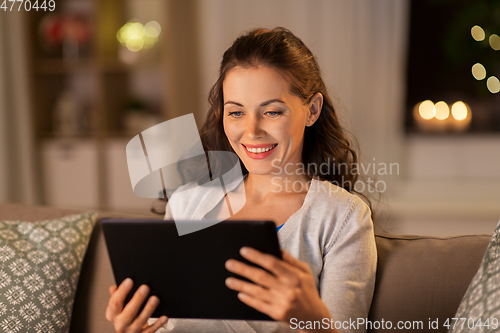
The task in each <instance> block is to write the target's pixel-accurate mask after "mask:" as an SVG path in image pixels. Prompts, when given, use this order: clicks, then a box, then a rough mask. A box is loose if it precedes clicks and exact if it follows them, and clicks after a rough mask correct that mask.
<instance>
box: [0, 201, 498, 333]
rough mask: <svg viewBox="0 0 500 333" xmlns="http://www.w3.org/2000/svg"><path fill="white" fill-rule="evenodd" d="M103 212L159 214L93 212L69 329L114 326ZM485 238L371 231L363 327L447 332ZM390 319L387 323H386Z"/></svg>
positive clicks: (17, 212) (13, 211)
mask: <svg viewBox="0 0 500 333" xmlns="http://www.w3.org/2000/svg"><path fill="white" fill-rule="evenodd" d="M73 213H77V211H73V210H66V209H58V208H49V207H41V206H26V205H19V204H10V203H3V204H0V220H22V221H40V220H45V219H52V218H59V217H62V216H66V215H69V214H73ZM105 217H116V218H119V217H143V218H144V217H147V218H161V216H159V215H154V214H151V215H133V214H120V213H109V212H99V213H98V221H97V224H96V226H95V228H94V230H93V233H92V236H91V238H90V242H89V246H88V249H87V252H86V254H85V257H84V259H83V264H82V270H81V275H80V279H79V281H78V287H77V290H76V296H75V302H74V306H73V314H72V318H71V328H70V332H71V333H84V332H85V333H106V332H114V330H113V327H112V325H111V324H110V323H108V322H107V321H106V319H105V318H104V312H105V309H106V306H107V301H108V299H109V294H108V288H109V286H110V285H112V284H114V279H113V274H112V271H111V266H110V263H109V259H108V255H107V250H106V246H105V243H104V238H103V234H102V232H101V228H100V227H99V220H100V219H102V218H105ZM490 238H491V236H489V235H467V236H454V237H446V238H438V237H423V236H390V235H376V243H377V249H378V268H377V279H376V287H375V294H374V298H373V302H372V307H371V310H370V313H369V316H368V318H363V319H364V320H365V322H366V324H365V325H368V326H367V327H368V328H369V329H368V332H385V331H394V330H395V328H397V325H398V323H399V325H400V327H405V326H406V327H405V329H404V331H405V332H412V331H419V332H422V331H432V332H446V331H447V328H446V327H445V326H444V325H443V324H444V323H445V321H446V319H447V318H450V319H451V318H453V317H454V315H455V312H456V310H457V308H458V306H459V303H460V301H461V299H462V297H463V296H464V294H465V292H466V290H467V287H468V286H469V284H470V282H471V280H472V278H473V277H474V274H475V273H476V271H477V269H478V267H479V265H480V263H481V260H482V258H483V256H484V253H485V251H486V248H487V246H488V243H489V241H490ZM436 320H437V321H436ZM389 322H390V325H391V326H392V327H388V326H389ZM370 324H371V329H370V326H369V325H370ZM436 324H437V325H436ZM419 325H421V326H419ZM429 325H431V327H432V329H430V328H429V327H430V326H429Z"/></svg>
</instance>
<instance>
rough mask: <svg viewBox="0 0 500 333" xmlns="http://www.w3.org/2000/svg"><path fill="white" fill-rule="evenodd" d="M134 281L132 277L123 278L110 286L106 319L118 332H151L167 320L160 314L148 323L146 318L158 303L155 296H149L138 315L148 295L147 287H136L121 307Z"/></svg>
mask: <svg viewBox="0 0 500 333" xmlns="http://www.w3.org/2000/svg"><path fill="white" fill-rule="evenodd" d="M133 285H134V283H133V282H132V279H130V278H127V279H125V280H123V282H122V283H121V284H120V286H119V287H118V288H117V287H116V286H111V287H110V288H109V293H110V294H111V297H110V299H109V303H108V307H107V308H106V319H107V320H108V321H110V322H111V323H112V324H113V326H114V327H115V330H116V332H118V333H138V332H140V333H153V332H155V331H156V330H157V329H159V328H160V327H161V326H162V325H163V324H165V323H166V322H167V321H168V318H167V317H166V316H162V317H160V318H159V319H158V321H156V322H155V323H154V324H153V325H148V319H149V318H150V317H151V315H152V314H153V312H154V310H155V309H156V307H157V306H158V304H159V303H160V300H159V299H158V297H156V296H151V297H149V299H148V302H147V303H146V305H145V306H144V309H143V310H142V311H141V313H140V314H139V315H137V313H138V312H139V309H140V308H141V306H142V304H143V303H144V301H145V300H146V298H147V297H148V295H149V287H148V286H146V285H142V286H140V287H139V289H137V291H136V292H135V294H134V296H132V299H130V301H129V302H128V303H127V305H126V306H125V307H123V303H124V302H125V298H126V297H127V295H128V294H129V292H130V291H131V290H132V287H133Z"/></svg>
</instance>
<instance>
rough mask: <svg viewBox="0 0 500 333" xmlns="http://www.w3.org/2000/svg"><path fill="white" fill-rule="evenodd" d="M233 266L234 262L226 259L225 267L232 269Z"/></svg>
mask: <svg viewBox="0 0 500 333" xmlns="http://www.w3.org/2000/svg"><path fill="white" fill-rule="evenodd" d="M234 267H235V264H234V262H233V261H232V260H228V261H226V268H227V269H233V268H234Z"/></svg>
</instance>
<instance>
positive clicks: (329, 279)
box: [227, 197, 376, 332]
mask: <svg viewBox="0 0 500 333" xmlns="http://www.w3.org/2000/svg"><path fill="white" fill-rule="evenodd" d="M337 223H338V225H337V228H335V230H336V231H334V232H333V233H332V237H331V241H330V242H329V243H328V244H326V246H325V248H324V249H323V252H322V254H323V255H322V257H323V263H322V270H321V273H320V275H319V286H316V284H315V282H314V281H315V278H314V276H313V274H312V273H311V270H310V268H309V265H308V264H307V263H305V262H302V261H299V260H297V259H295V258H294V257H292V256H291V255H289V254H288V253H287V252H285V251H284V254H283V259H284V260H279V259H277V258H275V257H272V256H269V255H266V254H262V253H260V252H258V251H256V250H253V251H250V252H248V253H247V254H243V252H242V255H243V256H244V257H245V258H246V259H248V260H249V261H252V262H254V263H255V264H257V265H259V266H261V267H263V268H265V269H267V270H268V271H269V272H271V273H272V274H270V273H268V272H266V271H265V270H262V269H260V268H256V267H252V266H248V265H245V264H243V263H241V262H238V261H236V260H230V261H228V265H227V268H228V270H230V271H232V272H234V273H236V274H239V275H241V276H244V277H246V278H248V279H250V280H251V281H253V282H255V283H256V284H252V283H248V282H244V281H241V280H238V279H235V278H229V279H228V280H227V285H228V287H230V288H231V289H234V290H236V291H239V292H240V294H239V297H240V299H241V300H242V301H243V302H244V303H246V304H248V305H249V306H252V307H254V308H255V309H257V310H259V311H261V312H264V313H266V314H267V315H269V316H270V317H272V318H273V319H276V320H281V321H285V322H286V323H287V324H290V323H291V322H290V319H291V318H294V320H295V322H314V321H317V322H319V323H321V324H322V327H325V329H323V330H319V332H328V331H335V330H333V329H332V328H335V326H334V325H335V324H337V325H339V324H340V325H341V326H340V327H342V331H343V332H344V331H349V330H352V331H356V332H359V331H361V332H363V331H365V328H364V327H361V326H360V327H359V329H360V330H358V329H357V327H353V326H352V324H351V322H352V321H355V322H357V319H358V318H363V319H364V318H366V317H367V316H368V312H369V308H370V305H371V300H372V297H373V289H374V285H375V270H376V248H375V240H374V235H373V223H372V221H371V217H370V210H369V209H368V207H367V206H366V205H365V204H364V203H363V202H362V201H361V199H359V198H357V197H353V198H352V200H350V202H349V206H348V207H347V209H346V214H345V216H344V219H342V220H339V221H337ZM230 264H233V266H231V265H230ZM318 288H319V294H318ZM320 297H321V298H320ZM325 318H326V319H331V321H330V320H329V325H323V323H324V322H323V320H324V319H325ZM346 323H347V324H346ZM326 327H327V328H326ZM337 327H339V326H337ZM304 332H305V330H304ZM308 332H314V330H310V331H308Z"/></svg>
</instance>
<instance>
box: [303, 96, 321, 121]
mask: <svg viewBox="0 0 500 333" xmlns="http://www.w3.org/2000/svg"><path fill="white" fill-rule="evenodd" d="M322 107H323V94H321V93H319V92H318V93H316V94H314V96H313V97H312V98H311V101H310V102H309V104H308V108H309V110H308V112H307V121H306V126H307V127H309V126H312V125H313V124H314V123H315V122H316V120H318V118H319V115H320V114H321V108H322Z"/></svg>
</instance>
